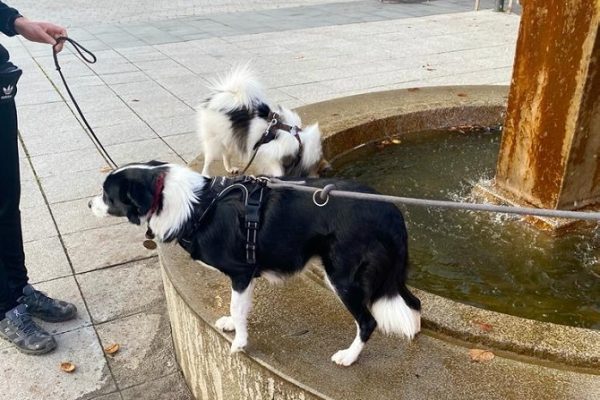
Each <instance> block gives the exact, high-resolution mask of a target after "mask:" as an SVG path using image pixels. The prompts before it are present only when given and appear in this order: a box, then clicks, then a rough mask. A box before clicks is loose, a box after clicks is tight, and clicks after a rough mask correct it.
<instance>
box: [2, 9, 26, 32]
mask: <svg viewBox="0 0 600 400" xmlns="http://www.w3.org/2000/svg"><path fill="white" fill-rule="evenodd" d="M20 16H21V14H19V12H18V11H17V10H15V9H14V8H10V7H9V6H7V5H6V4H4V3H3V2H2V1H0V32H2V33H4V34H5V35H8V36H14V35H16V34H17V32H15V19H17V17H20Z"/></svg>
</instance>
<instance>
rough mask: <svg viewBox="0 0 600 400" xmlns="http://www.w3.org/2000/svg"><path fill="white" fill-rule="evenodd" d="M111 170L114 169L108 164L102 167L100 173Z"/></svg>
mask: <svg viewBox="0 0 600 400" xmlns="http://www.w3.org/2000/svg"><path fill="white" fill-rule="evenodd" d="M110 171H112V168H111V167H109V166H108V165H105V166H104V167H102V168H100V173H102V174H106V173H109V172H110Z"/></svg>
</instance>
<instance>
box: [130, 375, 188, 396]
mask: <svg viewBox="0 0 600 400" xmlns="http://www.w3.org/2000/svg"><path fill="white" fill-rule="evenodd" d="M122 394H123V400H138V399H143V398H147V399H153V400H172V399H177V400H193V399H194V397H192V394H191V392H190V390H189V389H188V387H187V385H186V384H185V380H184V379H183V376H182V375H181V372H176V373H174V374H171V375H167V376H164V377H162V378H158V379H155V380H152V381H149V382H147V383H143V384H141V385H139V386H133V387H130V388H128V389H125V390H123V392H122Z"/></svg>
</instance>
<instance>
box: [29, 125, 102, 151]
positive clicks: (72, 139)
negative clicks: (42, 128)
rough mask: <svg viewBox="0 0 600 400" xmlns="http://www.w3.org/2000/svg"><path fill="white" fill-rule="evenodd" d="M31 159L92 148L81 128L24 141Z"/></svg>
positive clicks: (33, 137)
mask: <svg viewBox="0 0 600 400" xmlns="http://www.w3.org/2000/svg"><path fill="white" fill-rule="evenodd" d="M25 145H26V146H27V152H28V153H29V156H31V157H37V156H43V155H50V154H58V153H65V152H71V151H77V150H84V149H89V148H91V147H93V146H94V144H93V143H92V141H91V140H90V139H89V138H88V136H87V135H86V133H85V131H84V130H83V128H81V127H76V128H75V129H69V130H65V131H59V132H53V133H48V135H45V136H37V135H36V136H32V137H27V138H26V139H25Z"/></svg>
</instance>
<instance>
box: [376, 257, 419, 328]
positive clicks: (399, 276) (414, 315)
mask: <svg viewBox="0 0 600 400" xmlns="http://www.w3.org/2000/svg"><path fill="white" fill-rule="evenodd" d="M402 253H403V254H400V255H399V257H398V259H396V263H397V264H398V265H396V266H395V268H393V269H392V271H390V272H391V274H390V275H391V276H388V277H387V279H386V280H385V281H384V282H383V291H382V292H380V293H381V294H380V295H379V296H380V297H377V298H376V299H373V301H372V303H371V307H370V309H371V314H373V317H374V318H375V320H376V321H377V327H378V328H379V329H380V330H381V331H382V332H383V333H385V334H390V335H391V334H396V335H404V336H406V337H407V338H409V339H412V338H413V337H414V336H415V335H416V334H417V333H419V331H420V330H421V301H420V300H419V299H418V298H417V297H416V296H415V295H414V294H412V293H411V292H410V290H408V288H407V287H406V284H405V281H406V268H407V266H408V264H407V262H408V253H407V251H406V249H405V251H403V252H402Z"/></svg>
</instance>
